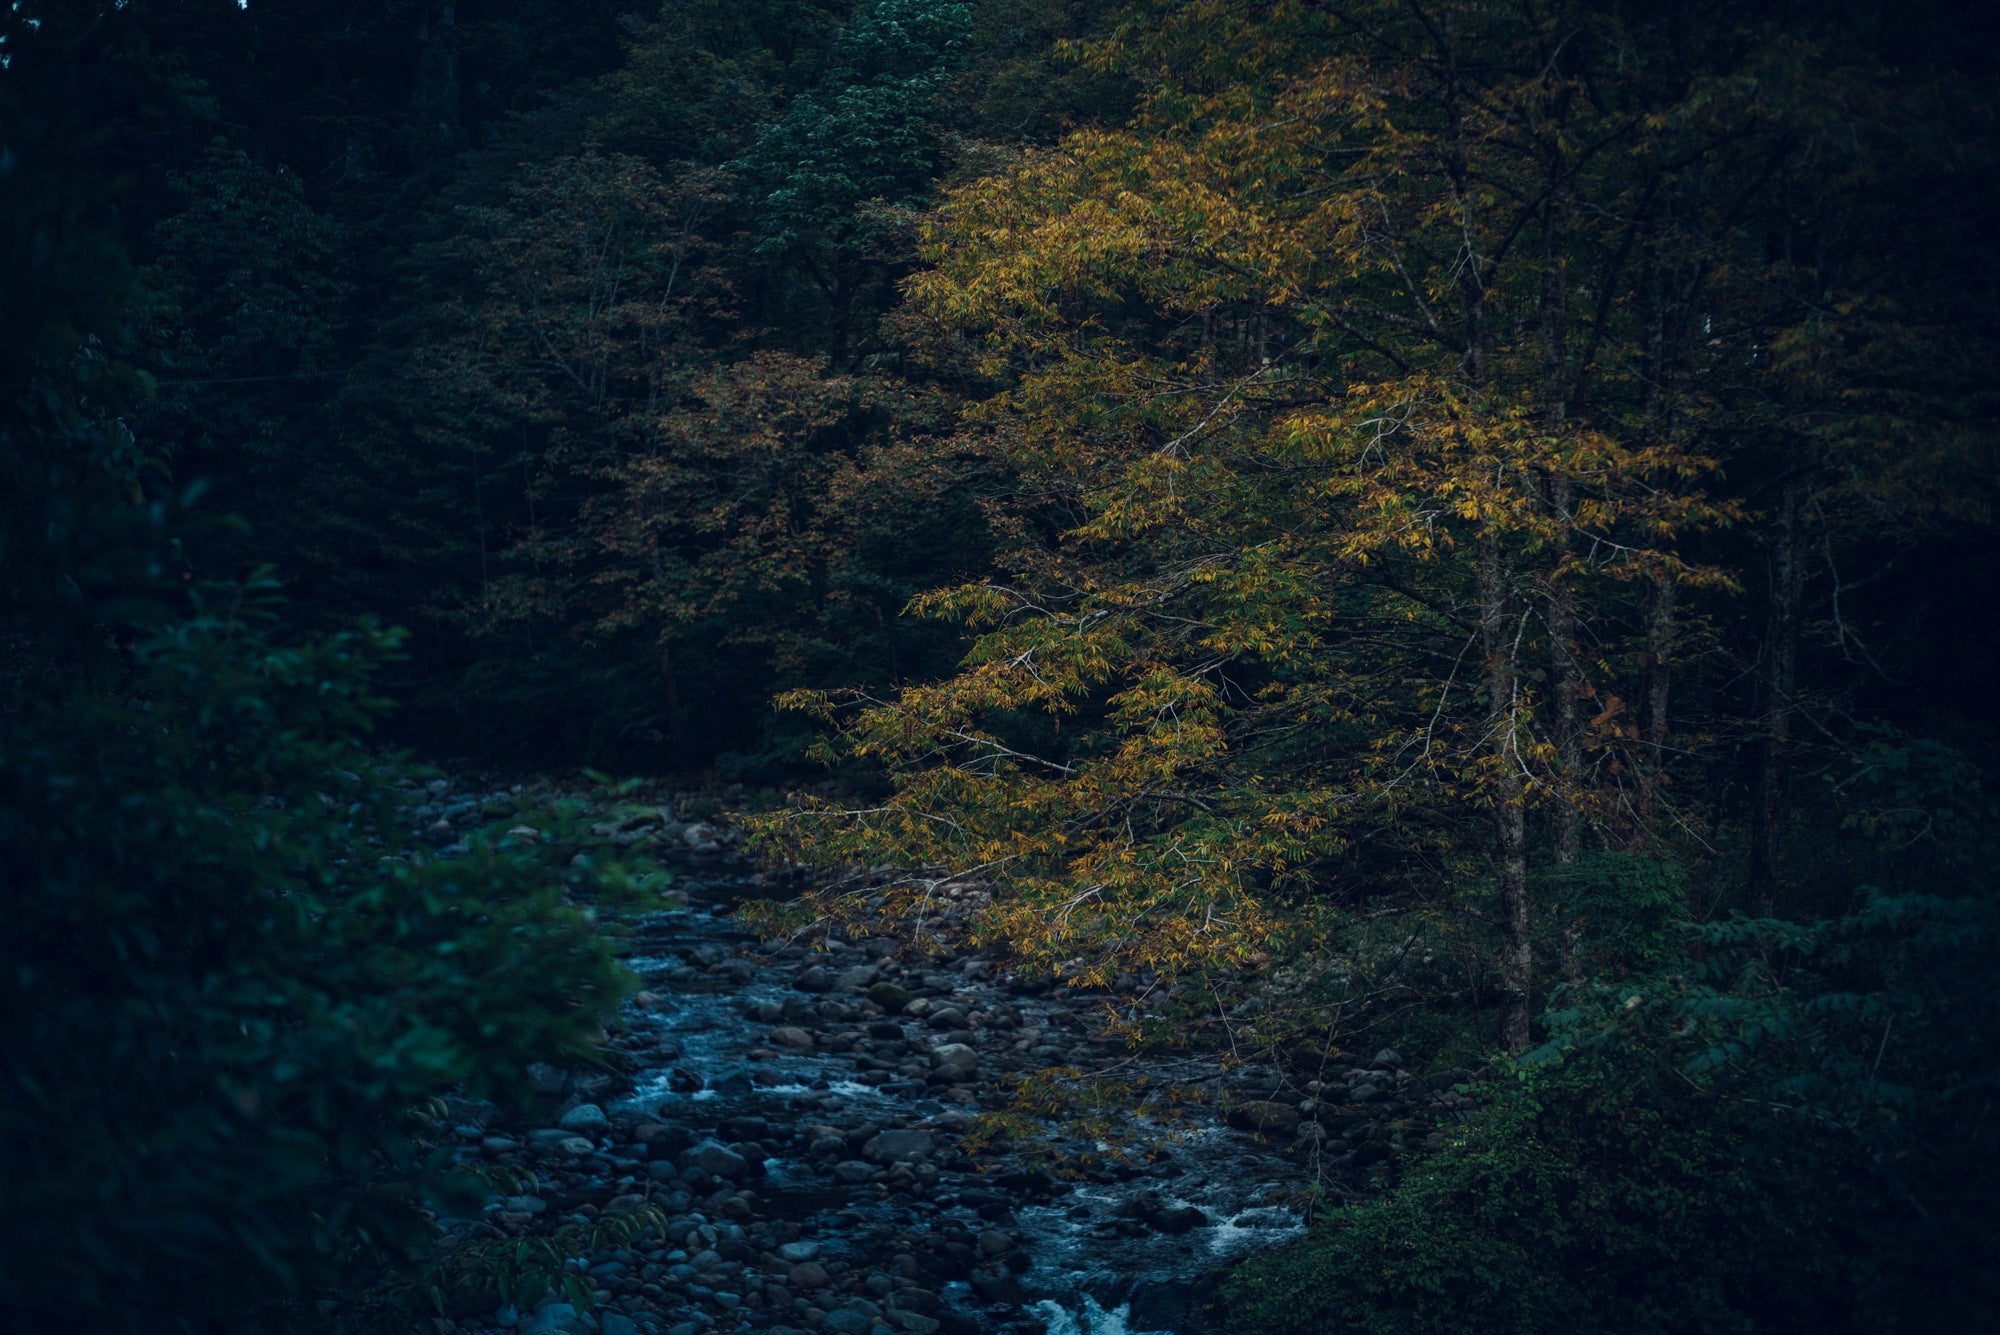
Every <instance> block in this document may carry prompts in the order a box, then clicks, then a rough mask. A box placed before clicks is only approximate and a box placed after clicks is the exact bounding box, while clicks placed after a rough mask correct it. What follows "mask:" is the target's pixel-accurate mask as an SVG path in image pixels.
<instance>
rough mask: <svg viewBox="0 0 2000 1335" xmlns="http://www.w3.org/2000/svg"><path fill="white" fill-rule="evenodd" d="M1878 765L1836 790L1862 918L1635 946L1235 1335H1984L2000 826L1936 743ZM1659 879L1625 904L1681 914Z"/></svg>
mask: <svg viewBox="0 0 2000 1335" xmlns="http://www.w3.org/2000/svg"><path fill="white" fill-rule="evenodd" d="M1859 760H1860V763H1859V764H1858V765H1857V766H1856V767H1855V770H1854V772H1853V774H1851V775H1850V776H1849V777H1848V778H1847V779H1846V780H1845V781H1844V782H1843V783H1842V784H1841V785H1840V786H1839V791H1838V792H1837V793H1836V794H1834V796H1835V798H1836V799H1837V801H1838V802H1839V804H1840V805H1841V807H1842V808H1843V809H1844V810H1846V811H1847V812H1848V813H1849V814H1848V819H1847V826H1848V830H1849V834H1848V836H1847V839H1846V847H1845V850H1844V852H1845V858H1844V863H1845V865H1846V866H1847V867H1849V868H1850V869H1852V870H1853V871H1854V872H1855V873H1857V874H1858V875H1859V876H1861V877H1869V878H1873V880H1874V883H1873V884H1870V883H1868V882H1867V881H1863V883H1862V884H1861V885H1860V886H1859V887H1858V888H1857V897H1858V898H1859V900H1860V903H1859V906H1858V907H1857V908H1856V909H1855V911H1854V912H1852V913H1849V914H1846V915H1843V916H1841V917H1838V918H1833V919H1829V920H1827V921H1824V922H1819V923H1813V924H1794V923H1784V922H1774V921H1755V920H1748V919H1741V918H1739V919H1736V920H1733V921H1731V922H1727V923H1719V924H1709V925H1705V926H1702V927H1699V928H1694V927H1689V928H1684V929H1683V932H1682V942H1683V945H1682V947H1681V948H1680V949H1679V950H1677V951H1674V952H1671V954H1663V953H1661V952H1660V947H1659V938H1658V937H1657V936H1655V935H1654V934H1652V933H1650V932H1647V931H1644V930H1636V929H1635V936H1634V939H1633V941H1632V942H1631V946H1632V949H1631V951H1630V953H1629V954H1628V955H1627V957H1626V959H1625V960H1624V961H1616V962H1613V961H1598V963H1599V964H1601V965H1605V966H1606V972H1604V973H1602V974H1600V975H1599V976H1598V977H1597V978H1595V979H1593V980H1591V981H1589V982H1586V983H1583V984H1581V985H1578V986H1575V987H1573V988H1570V989H1568V990H1567V1002H1568V1004H1567V1006H1566V1008H1565V1009H1563V1010H1559V1011H1556V1012H1553V1013H1551V1014H1550V1015H1549V1016H1548V1017H1547V1020H1548V1023H1549V1025H1550V1028H1551V1030H1552V1031H1553V1038H1552V1039H1551V1041H1550V1042H1549V1043H1548V1044H1546V1045H1545V1046H1544V1047H1543V1048H1542V1049H1540V1050H1539V1051H1537V1052H1535V1053H1533V1054H1530V1056H1529V1057H1528V1059H1527V1060H1526V1061H1525V1062H1524V1063H1523V1064H1522V1065H1521V1066H1519V1067H1517V1068H1515V1069H1514V1070H1513V1071H1512V1072H1511V1073H1510V1074H1509V1075H1507V1076H1506V1077H1504V1078H1503V1079H1502V1080H1500V1081H1499V1082H1497V1084H1496V1085H1495V1086H1493V1087H1490V1088H1489V1089H1488V1090H1487V1091H1486V1092H1487V1093H1488V1095H1489V1096H1490V1099H1491V1101H1490V1103H1489V1106H1488V1107H1487V1108H1486V1109H1485V1110H1484V1111H1483V1112H1482V1113H1481V1114H1480V1115H1479V1116H1478V1118H1477V1119H1476V1120H1475V1121H1473V1122H1472V1123H1470V1124H1468V1125H1465V1126H1463V1127H1459V1128H1454V1129H1453V1134H1451V1135H1450V1136H1449V1138H1448V1139H1447V1140H1446V1142H1445V1144H1444V1145H1443V1146H1442V1147H1441V1148H1438V1149H1436V1151H1435V1152H1434V1153H1432V1154H1431V1155H1430V1156H1429V1157H1428V1158H1425V1159H1423V1160H1421V1161H1420V1162H1418V1163H1417V1164H1416V1165H1414V1166H1413V1167H1411V1168H1410V1169H1409V1171H1408V1172H1407V1174H1406V1176H1405V1178H1404V1180H1403V1181H1402V1183H1401V1184H1400V1185H1399V1186H1398V1187H1397V1188H1395V1189H1394V1190H1393V1191H1391V1192H1389V1193H1388V1194H1386V1195H1384V1196H1382V1197H1380V1198H1378V1199H1376V1200H1373V1201H1370V1202H1368V1203H1366V1204H1363V1205H1361V1206H1358V1207H1356V1208H1353V1209H1350V1210H1346V1211H1342V1212H1339V1213H1336V1214H1335V1215H1333V1216H1332V1217H1331V1218H1329V1219H1328V1220H1326V1221H1325V1222H1324V1223H1323V1224H1322V1225H1321V1226H1320V1227H1319V1228H1318V1229H1317V1230H1316V1231H1315V1232H1314V1233H1313V1235H1312V1236H1310V1237H1309V1238H1308V1239H1307V1240H1305V1241H1303V1242H1302V1243H1300V1244H1298V1245H1296V1246H1293V1247H1291V1248H1288V1249H1286V1250H1284V1251H1281V1252H1278V1253H1275V1254H1272V1255H1270V1256H1267V1257H1263V1258H1259V1259H1256V1260H1253V1261H1252V1262H1250V1263H1249V1264H1248V1265H1246V1266H1244V1267H1243V1268H1241V1269H1240V1270H1239V1271H1238V1272H1237V1273H1236V1274H1235V1275H1234V1276H1233V1278H1232V1280H1231V1283H1230V1286H1229V1299H1230V1303H1231V1309H1230V1310H1231V1321H1232V1325H1233V1328H1234V1329H1236V1330H1239V1331H1245V1332H1251V1331H1254V1332H1260V1333H1268V1335H1276V1333H1277V1332H1291V1331H1300V1332H1304V1331H1315V1332H1318V1331H1326V1332H1333V1331H1367V1332H1369V1333H1370V1335H1403V1333H1404V1332H1409V1333H1410V1335H1415V1333H1416V1332H1444V1331H1466V1330H1477V1331H1479V1332H1481V1335H1502V1333H1504V1332H1523V1333H1524V1335H1525V1333H1526V1332H1540V1331H1549V1330H1565V1331H1578V1332H1597V1331H1602V1332H1607V1333H1609V1332H1621V1333H1623V1332H1647V1331H1659V1332H1666V1331H1745V1330H1813V1331H1826V1332H1841V1331H1853V1332H1862V1331H1869V1332H1878V1331H1899V1330H1902V1331H1931V1330H1948V1329H1979V1328H1984V1327H1985V1326H1988V1325H1990V1324H1992V1322H1993V1320H1994V1317H1995V1315H1996V1314H1997V1313H2000V1288H1996V1284H1995V1277H1994V1274H1993V1271H1992V1267H1991V1265H1990V1258H1991V1257H1992V1256H1993V1255H1994V1254H1995V1253H1996V1251H2000V1220H1997V1219H1996V1215H1995V1211H1994V1210H1993V1209H1992V1204H1991V1202H1992V1200H1993V1199H1994V1191H1995V1188H1996V1186H2000V1152H1996V1150H2000V1145H1996V1139H1995V1132H1994V1128H1993V1127H1992V1125H1991V1123H1990V1120H1989V1119H1988V1117H1987V1116H1986V1113H1987V1110H1988V1109H1990V1107H1991V1104H1992V1099H1993V1095H1994V1093H1995V1090H1996V1087H2000V1074H1997V1073H1996V1064H1995V1060H1994V1053H1993V1047H1992V1034H1993V1033H1994V1030H1995V1027H1996V1020H2000V1014H1996V1003H1997V1002H2000V989H1996V988H1995V987H1994V978H1995V973H1994V965H1993V960H1994V946H1995V944H1996V939H2000V911H1996V910H2000V905H1996V903H1995V899H1994V896H1993V893H1992V888H1991V878H1990V870H1989V869H1990V868H1991V866H1992V865H1993V857H1994V854H1995V852H1996V849H1995V848H1994V841H1995V835H1996V832H2000V820H1996V819H1995V812H1994V810H1993V804H1992V802H1991V800H1990V799H1989V798H1988V797H1986V796H1985V795H1984V794H1983V792H1982V791H1981V790H1980V787H1979V784H1978V782H1977V775H1976V771H1974V770H1973V768H1972V767H1971V766H1970V765H1968V764H1967V763H1966V762H1965V761H1963V760H1962V759H1961V758H1959V757H1957V756H1955V755H1953V754H1952V753H1950V752H1949V751H1947V750H1946V749H1944V748H1942V747H1940V746H1937V745H1935V744H1931V743H1906V742H1899V741H1896V740H1895V739H1892V738H1888V737H1886V736H1878V737H1877V738H1876V739H1875V740H1874V741H1873V742H1871V743H1870V744H1869V745H1868V746H1867V747H1866V748H1864V749H1863V751H1862V752H1861V753H1860V756H1859ZM1638 874H1639V869H1637V868H1636V865H1628V866H1626V867H1624V868H1623V869H1622V870H1620V869H1618V868H1609V869H1607V868H1603V867H1600V868H1597V869H1595V870H1590V871H1587V872H1586V873H1583V874H1580V875H1579V878H1578V879H1577V880H1576V881H1575V883H1574V886H1573V888H1587V887H1588V886H1589V885H1591V884H1596V883H1599V882H1604V881H1606V880H1607V878H1609V879H1613V880H1615V879H1619V878H1624V879H1627V880H1629V879H1630V877H1631V876H1633V875H1638ZM1651 884H1653V885H1654V887H1655V888H1656V889H1657V890H1659V892H1660V893H1659V894H1658V895H1654V896H1646V895H1633V894H1630V893H1626V894H1624V895H1621V899H1623V900H1624V901H1625V902H1628V903H1637V902H1642V901H1644V900H1646V899H1648V898H1651V899H1655V900H1659V901H1661V902H1665V901H1666V900H1667V899H1670V898H1671V897H1672V896H1671V893H1670V891H1671V890H1672V888H1673V887H1672V884H1671V878H1670V877H1668V878H1665V879H1656V880H1655V881H1653V882H1651ZM1632 889H1633V887H1632V886H1629V885H1628V886H1627V887H1626V890H1627V891H1628V892H1629V891H1631V890H1632ZM1640 926H1643V924H1641V925H1640ZM1646 963H1653V964H1654V965H1655V967H1654V968H1652V969H1650V970H1647V971H1644V972H1638V971H1636V970H1635V971H1633V972H1631V973H1630V974H1629V975H1628V971H1627V968H1626V966H1627V965H1633V964H1646Z"/></svg>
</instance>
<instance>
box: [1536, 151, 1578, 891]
mask: <svg viewBox="0 0 2000 1335" xmlns="http://www.w3.org/2000/svg"><path fill="white" fill-rule="evenodd" d="M1549 174H1550V176H1551V177H1552V178H1553V179H1554V188H1552V189H1551V190H1550V191H1549V202H1548V204H1547V205H1546V206H1545V207H1544V209H1543V211H1542V291H1541V317H1542V422H1543V424H1544V425H1545V426H1546V427H1547V428H1548V431H1549V435H1550V436H1551V438H1553V439H1554V440H1556V441H1558V442H1559V441H1561V440H1562V438H1563V432H1564V431H1565V429H1566V428H1567V427H1568V425H1569V249H1568V243H1567V236H1566V230H1567V226H1568V209H1569V198H1568V187H1567V168H1566V166H1565V164H1564V162H1563V161H1562V159H1561V157H1560V155H1558V156H1557V157H1556V159H1555V160H1554V161H1552V162H1551V163H1550V164H1549ZM1565 467H1566V465H1565V464H1564V462H1563V460H1562V459H1560V458H1555V459H1551V460H1550V461H1549V465H1548V477H1547V480H1546V490H1545V493H1544V495H1545V499H1546V501H1547V504H1548V508H1549V519H1550V521H1551V522H1552V523H1553V524H1554V525H1555V528H1556V538H1555V542H1554V545H1553V550H1552V551H1551V552H1550V556H1551V559H1552V560H1553V561H1554V568H1553V569H1552V570H1551V571H1550V575H1549V607H1548V626H1549V675H1550V680H1551V683H1552V686H1553V690H1552V694H1553V696H1554V703H1555V743H1556V768H1557V774H1556V785H1555V789H1556V790H1555V801H1554V803H1553V805H1552V812H1553V821H1554V830H1553V833H1554V835H1555V856H1556V861H1557V862H1558V863H1562V864H1567V863H1571V862H1574V861H1576V850H1577V839H1578V833H1579V827H1580V826H1581V824H1582V818H1581V816H1580V814H1579V812H1578V804H1577V794H1578V792H1579V790H1580V788H1581V784H1582V776H1583V724H1582V720H1581V717H1580V714H1579V705H1578V702H1579V701H1580V700H1581V699H1582V697H1583V671H1582V665H1581V663H1580V662H1579V661H1578V659H1577V651H1576V645H1577V628H1576V589H1575V586H1574V585H1573V584H1572V583H1571V582H1570V574H1569V572H1568V571H1567V570H1566V569H1564V567H1565V566H1566V565H1567V564H1568V561H1569V548H1570V543H1569V522H1570V506H1571V502H1572V499H1573V497H1572V491H1571V486H1570V479H1569V476H1568V474H1567V473H1566V472H1565V471H1564V469H1565Z"/></svg>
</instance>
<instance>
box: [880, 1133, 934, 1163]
mask: <svg viewBox="0 0 2000 1335" xmlns="http://www.w3.org/2000/svg"><path fill="white" fill-rule="evenodd" d="M936 1148H937V1140H936V1138H935V1137H933V1136H931V1135H930V1134H929V1133H928V1132H924V1131H884V1132H883V1133H882V1134H881V1135H879V1136H877V1137H875V1139H874V1140H873V1141H871V1142H870V1143H869V1145H868V1149H867V1153H868V1155H869V1157H870V1158H873V1159H879V1160H881V1161H882V1162H884V1163H896V1162H897V1161H899V1160H909V1159H916V1158H919V1157H921V1156H924V1155H928V1154H929V1153H930V1152H931V1151H932V1150H934V1149H936Z"/></svg>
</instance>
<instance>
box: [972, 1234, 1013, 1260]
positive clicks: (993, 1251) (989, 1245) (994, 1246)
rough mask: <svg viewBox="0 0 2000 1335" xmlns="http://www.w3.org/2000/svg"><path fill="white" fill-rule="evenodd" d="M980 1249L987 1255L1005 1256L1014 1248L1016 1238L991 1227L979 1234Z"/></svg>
mask: <svg viewBox="0 0 2000 1335" xmlns="http://www.w3.org/2000/svg"><path fill="white" fill-rule="evenodd" d="M979 1250H980V1252H981V1253H982V1254H984V1255H986V1256H1005V1255H1006V1254H1007V1253H1008V1252H1011V1251H1013V1250H1014V1239H1012V1238H1011V1237H1009V1236H1007V1235H1006V1234H1005V1233H1002V1232H1001V1231H1000V1230H999V1229H997V1228H989V1229H987V1230H986V1231H985V1232H984V1233H981V1234H980V1235H979Z"/></svg>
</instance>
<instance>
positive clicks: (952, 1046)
mask: <svg viewBox="0 0 2000 1335" xmlns="http://www.w3.org/2000/svg"><path fill="white" fill-rule="evenodd" d="M978 1069H979V1054H978V1053H977V1052H974V1051H973V1050H972V1049H971V1048H969V1047H967V1046H966V1045H965V1044H963V1043H945V1044H943V1045H941V1046H939V1047H935V1048H932V1049H931V1070H933V1071H935V1072H937V1073H938V1074H939V1075H941V1076H943V1077H944V1078H945V1079H947V1080H970V1079H971V1078H972V1075H973V1072H975V1071H977V1070H978ZM1294 1116H1295V1117H1296V1114H1294Z"/></svg>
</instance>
